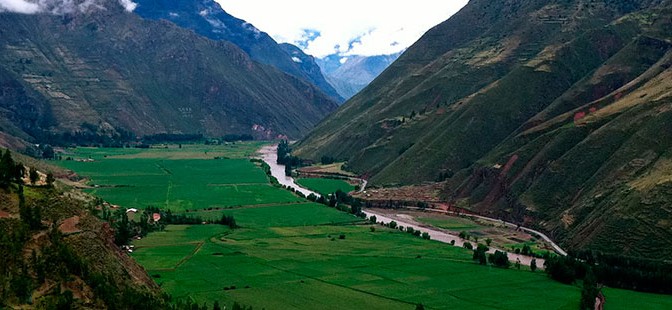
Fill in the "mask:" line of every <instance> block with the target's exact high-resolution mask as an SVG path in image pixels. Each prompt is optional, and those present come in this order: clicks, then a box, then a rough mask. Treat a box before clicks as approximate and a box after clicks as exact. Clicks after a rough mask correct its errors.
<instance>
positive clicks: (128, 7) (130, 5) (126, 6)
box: [119, 0, 138, 12]
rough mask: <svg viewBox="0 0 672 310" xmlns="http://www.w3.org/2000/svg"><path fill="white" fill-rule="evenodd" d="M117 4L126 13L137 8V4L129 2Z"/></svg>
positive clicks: (122, 1) (129, 0) (125, 0)
mask: <svg viewBox="0 0 672 310" xmlns="http://www.w3.org/2000/svg"><path fill="white" fill-rule="evenodd" d="M119 4H121V6H123V7H124V9H125V10H126V12H133V10H135V8H137V7H138V4H137V3H135V2H133V1H131V0H119Z"/></svg>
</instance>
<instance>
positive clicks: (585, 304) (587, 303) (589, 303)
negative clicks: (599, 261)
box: [579, 268, 600, 310]
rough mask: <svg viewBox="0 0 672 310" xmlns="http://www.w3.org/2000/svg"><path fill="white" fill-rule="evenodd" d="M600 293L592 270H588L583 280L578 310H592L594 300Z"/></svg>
mask: <svg viewBox="0 0 672 310" xmlns="http://www.w3.org/2000/svg"><path fill="white" fill-rule="evenodd" d="M599 293H600V289H599V288H598V287H597V279H596V278H595V275H594V274H593V270H592V268H588V270H587V271H586V276H585V278H583V288H582V289H581V303H580V305H579V309H581V310H592V309H595V298H596V297H597V295H598V294H599Z"/></svg>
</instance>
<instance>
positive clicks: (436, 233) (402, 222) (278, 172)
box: [259, 145, 564, 269]
mask: <svg viewBox="0 0 672 310" xmlns="http://www.w3.org/2000/svg"><path fill="white" fill-rule="evenodd" d="M277 147H278V146H277V145H268V146H264V147H262V148H261V149H260V150H259V154H260V155H261V158H262V160H263V161H264V162H266V163H267V164H268V165H269V166H270V167H271V174H272V175H273V176H274V177H275V178H277V179H278V182H279V183H280V184H282V185H285V186H289V187H293V188H295V189H296V190H297V191H299V192H301V193H302V194H304V195H306V196H308V195H310V194H315V195H316V196H319V194H318V193H316V192H313V191H311V190H309V189H307V188H303V187H301V186H300V185H298V184H296V182H294V178H292V177H288V176H286V175H285V166H284V165H279V164H278V163H277V159H278V155H277ZM363 189H364V186H362V190H363ZM363 212H364V213H365V214H366V217H367V218H370V217H371V216H376V221H377V222H379V223H380V222H383V223H389V222H391V221H395V222H397V225H398V226H404V227H413V229H415V230H420V231H422V232H427V233H429V235H430V236H431V240H434V241H438V242H443V243H448V244H451V243H452V242H453V241H454V242H455V246H459V247H462V246H463V245H464V243H465V242H470V243H472V244H474V243H473V242H472V241H468V240H465V239H462V238H460V237H458V236H456V235H453V234H449V233H447V232H445V231H443V230H440V229H438V228H435V227H428V226H425V225H419V224H418V223H417V222H415V221H414V220H413V219H412V218H403V217H396V216H395V217H394V218H392V217H390V216H387V215H384V214H382V213H380V212H376V211H374V210H370V209H367V210H363ZM485 219H489V218H485ZM489 220H493V219H489ZM511 225H513V224H511ZM522 229H523V230H526V231H529V229H526V228H522ZM539 234H540V235H542V236H543V237H545V238H544V239H547V240H550V239H549V238H548V237H546V236H544V235H543V234H541V233H539ZM551 244H552V245H554V247H557V245H555V244H554V243H552V242H551ZM557 248H559V247H557ZM495 250H498V251H503V252H506V253H507V256H508V257H509V260H510V261H512V262H516V261H520V263H521V264H522V265H527V266H529V265H530V263H531V261H532V259H533V257H530V256H525V255H520V254H516V253H512V252H508V251H504V250H502V249H495V248H492V247H491V248H490V251H489V253H494V252H495ZM563 252H564V251H563ZM561 254H562V253H561ZM536 260H537V267H538V268H539V269H543V266H544V260H543V259H541V258H537V259H536Z"/></svg>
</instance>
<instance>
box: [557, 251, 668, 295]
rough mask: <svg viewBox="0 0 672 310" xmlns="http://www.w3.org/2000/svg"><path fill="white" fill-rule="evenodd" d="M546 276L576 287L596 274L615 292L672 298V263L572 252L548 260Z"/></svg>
mask: <svg viewBox="0 0 672 310" xmlns="http://www.w3.org/2000/svg"><path fill="white" fill-rule="evenodd" d="M546 272H547V273H548V275H549V276H550V277H551V278H553V279H554V280H556V281H559V282H562V283H567V284H570V283H573V282H575V281H577V280H584V281H585V278H586V276H587V275H589V274H592V275H593V276H594V277H595V280H596V282H599V283H601V284H604V285H607V286H609V287H614V288H623V289H629V290H636V291H643V292H651V293H661V294H672V263H671V262H669V261H662V260H650V259H644V258H637V257H629V256H623V255H614V254H605V253H601V252H598V251H582V252H572V253H570V254H569V255H568V256H557V257H549V258H548V259H546Z"/></svg>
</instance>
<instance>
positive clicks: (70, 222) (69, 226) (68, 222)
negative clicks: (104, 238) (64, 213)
mask: <svg viewBox="0 0 672 310" xmlns="http://www.w3.org/2000/svg"><path fill="white" fill-rule="evenodd" d="M77 225H79V216H73V217H71V218H67V219H65V220H64V221H63V222H62V223H61V225H60V226H58V230H60V231H61V232H62V233H63V234H73V233H78V232H81V230H80V229H79V228H78V227H77Z"/></svg>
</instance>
